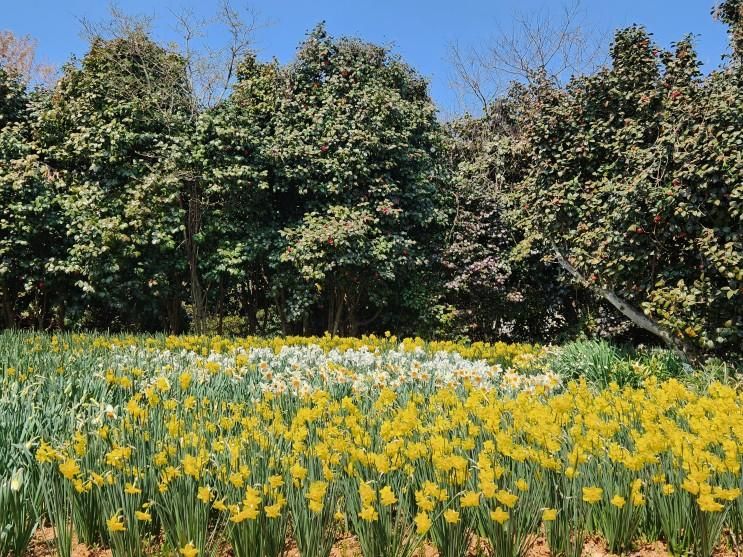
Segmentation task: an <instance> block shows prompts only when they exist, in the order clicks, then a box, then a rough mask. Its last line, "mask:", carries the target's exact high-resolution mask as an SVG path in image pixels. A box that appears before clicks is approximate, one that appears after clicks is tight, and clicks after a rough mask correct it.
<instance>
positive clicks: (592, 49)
mask: <svg viewBox="0 0 743 557" xmlns="http://www.w3.org/2000/svg"><path fill="white" fill-rule="evenodd" d="M605 45H606V33H603V32H599V31H597V30H595V29H593V28H591V27H589V26H588V25H587V24H586V21H585V12H584V11H583V10H582V9H581V5H580V0H575V1H574V2H573V3H572V4H570V5H565V6H563V7H562V9H561V11H560V12H559V13H557V14H555V13H553V12H551V11H549V10H542V11H540V12H533V13H528V14H527V13H516V14H514V16H513V20H512V25H511V27H510V28H505V27H503V26H501V25H497V26H496V32H495V34H494V35H493V36H492V37H491V38H490V39H489V41H488V42H487V43H486V44H483V45H477V46H474V47H469V48H465V47H463V46H462V45H460V44H458V43H455V44H453V45H451V47H450V61H451V65H452V67H453V73H454V78H453V80H452V85H453V86H454V87H455V88H456V89H457V90H458V92H459V95H460V100H461V102H462V104H463V106H464V108H465V109H471V108H473V105H474V108H475V109H476V110H478V111H482V112H483V113H484V114H488V111H489V107H490V105H491V104H492V102H493V101H494V100H495V99H496V98H497V97H498V96H501V95H503V94H504V93H505V92H506V90H507V88H508V87H509V85H510V84H511V83H513V82H514V81H516V82H521V83H527V84H533V83H534V82H535V80H537V79H543V78H547V79H550V80H554V81H557V82H563V83H564V82H565V81H567V79H569V78H570V77H571V76H572V75H577V74H582V73H585V72H588V71H591V70H594V69H595V68H596V67H598V66H600V65H601V64H603V63H604V62H605V60H606V57H605V56H606V55H605V54H604V55H603V56H602V52H605V50H606V49H605V48H604V47H605Z"/></svg>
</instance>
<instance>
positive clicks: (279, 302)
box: [274, 292, 289, 336]
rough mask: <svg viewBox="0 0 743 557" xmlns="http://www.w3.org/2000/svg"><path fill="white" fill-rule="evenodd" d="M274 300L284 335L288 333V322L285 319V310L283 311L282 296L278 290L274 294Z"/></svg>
mask: <svg viewBox="0 0 743 557" xmlns="http://www.w3.org/2000/svg"><path fill="white" fill-rule="evenodd" d="M274 301H275V302H276V311H278V312H279V319H280V320H281V332H282V334H283V335H284V336H287V335H288V334H289V322H288V321H287V319H286V312H285V311H284V297H283V295H281V294H280V293H279V292H277V293H275V294H274Z"/></svg>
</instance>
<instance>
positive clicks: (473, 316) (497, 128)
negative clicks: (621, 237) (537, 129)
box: [443, 85, 580, 342]
mask: <svg viewBox="0 0 743 557" xmlns="http://www.w3.org/2000/svg"><path fill="white" fill-rule="evenodd" d="M528 93H529V91H528V88H526V87H523V86H520V85H514V86H513V87H512V89H511V92H510V93H509V95H507V96H506V97H505V98H503V99H500V100H498V101H496V102H494V103H493V104H492V106H490V107H489V109H488V110H487V112H486V114H484V115H483V116H481V117H479V118H474V117H472V116H465V117H463V118H460V119H458V120H456V121H454V122H452V123H451V125H450V137H451V141H450V147H449V152H450V154H451V155H450V156H451V157H452V162H451V164H452V166H453V167H454V169H455V170H454V175H453V179H452V191H453V194H454V209H453V210H452V221H451V226H450V229H449V234H448V235H447V242H446V250H445V252H444V260H443V261H444V265H445V268H446V271H447V275H446V276H447V282H446V285H445V286H446V289H447V290H446V297H447V299H448V300H449V301H450V302H451V303H452V304H453V305H454V307H456V309H457V312H456V315H457V319H456V323H457V324H458V325H459V327H460V328H461V331H460V333H461V334H464V335H466V336H467V337H469V338H472V339H479V340H487V339H492V338H503V339H511V340H518V341H521V340H532V341H533V340H537V339H538V340H540V341H542V342H545V341H552V340H555V339H557V338H559V337H560V336H561V335H566V334H569V333H570V332H575V331H574V329H575V328H577V327H578V324H579V317H578V310H579V308H578V306H577V302H578V300H579V298H580V296H579V294H578V293H577V292H575V289H574V288H573V287H571V285H570V284H566V283H565V281H562V280H560V274H561V273H560V269H559V266H558V265H557V264H555V263H554V262H549V261H544V257H543V255H542V254H541V253H540V252H539V250H537V249H535V247H531V246H527V245H526V244H524V243H523V242H522V239H523V235H522V234H521V232H520V231H519V230H518V229H517V228H515V227H514V226H513V225H512V224H511V223H510V222H509V219H508V216H509V215H508V213H509V210H508V209H509V205H508V194H509V192H510V190H511V188H512V187H513V185H514V184H515V183H518V182H519V181H520V180H521V179H522V178H523V175H524V173H525V172H526V170H527V168H528V161H527V160H526V159H525V158H524V157H522V156H521V155H522V153H521V151H523V147H522V141H521V138H520V132H519V128H518V126H517V116H518V114H519V113H520V112H521V109H522V106H524V105H528V104H529V103H530V102H531V98H530V97H529V96H528Z"/></svg>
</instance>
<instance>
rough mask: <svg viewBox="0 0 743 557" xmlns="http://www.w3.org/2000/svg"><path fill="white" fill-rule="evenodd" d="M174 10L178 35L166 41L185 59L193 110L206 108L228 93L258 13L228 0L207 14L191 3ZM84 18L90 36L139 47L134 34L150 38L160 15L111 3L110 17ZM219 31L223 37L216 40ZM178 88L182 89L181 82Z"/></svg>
mask: <svg viewBox="0 0 743 557" xmlns="http://www.w3.org/2000/svg"><path fill="white" fill-rule="evenodd" d="M170 15H171V16H172V20H171V21H170V22H169V25H170V27H171V28H172V29H171V30H172V31H174V32H175V35H176V39H175V41H173V42H171V43H170V44H168V45H167V47H168V49H169V50H171V51H172V52H174V53H176V54H178V55H179V56H180V57H181V59H182V60H183V61H184V64H185V68H184V70H185V73H186V80H185V83H186V84H187V86H188V88H189V90H188V95H189V96H190V97H191V98H192V100H193V105H194V106H193V113H194V114H197V113H198V112H199V111H200V110H201V109H203V108H208V107H211V106H214V105H216V104H218V103H219V102H220V101H221V100H223V99H224V98H225V97H226V96H227V95H228V94H229V91H230V88H231V86H232V84H233V83H234V81H235V79H236V77H237V71H236V70H237V66H238V65H239V63H240V60H242V59H243V58H244V57H245V56H246V55H247V54H248V53H249V52H250V51H251V49H252V48H253V44H254V35H255V31H256V29H257V28H258V16H257V14H256V12H255V10H253V9H252V8H251V7H250V6H248V5H245V6H244V7H243V8H240V9H238V8H236V7H235V6H234V5H233V4H232V3H231V2H230V0H222V2H221V3H220V4H219V8H218V9H217V11H216V12H215V13H214V14H212V15H210V16H207V17H203V16H199V15H197V14H196V13H195V12H194V11H193V10H191V9H184V10H180V11H171V12H170ZM80 22H81V24H82V27H83V34H84V36H85V37H86V39H87V40H88V41H90V42H93V41H94V40H96V39H97V38H102V39H106V40H113V39H117V38H126V39H127V40H128V41H130V42H132V44H133V46H134V47H135V48H136V40H134V41H132V38H134V37H136V36H137V35H139V36H141V37H142V38H146V37H148V36H150V35H151V34H153V30H154V29H155V27H156V23H158V20H156V19H155V17H153V16H144V15H130V14H127V13H126V12H124V11H123V10H121V9H120V8H119V7H117V6H116V5H115V4H112V5H111V6H110V17H109V18H108V19H107V20H106V21H104V22H94V21H91V20H89V19H86V18H82V19H81V20H80ZM215 37H225V38H224V40H222V41H221V42H215V41H214V38H215ZM162 85H163V84H162V83H157V84H154V83H153V84H152V86H153V87H157V89H162ZM173 85H174V86H176V84H173ZM181 88H182V86H181ZM176 93H178V94H180V92H178V91H177V87H176Z"/></svg>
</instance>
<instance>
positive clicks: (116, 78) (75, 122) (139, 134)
mask: <svg viewBox="0 0 743 557" xmlns="http://www.w3.org/2000/svg"><path fill="white" fill-rule="evenodd" d="M190 102H191V101H190V95H189V90H188V87H187V86H186V80H185V70H184V66H183V62H182V60H181V59H180V58H179V57H178V55H176V54H174V53H172V52H169V51H167V50H165V49H164V48H162V47H160V46H159V45H157V44H156V43H154V42H153V41H152V40H151V39H150V38H149V36H148V35H147V34H146V33H145V32H144V31H143V30H141V29H133V30H132V31H131V32H130V33H129V34H127V35H125V36H122V37H117V38H114V39H110V40H105V39H102V38H100V37H98V38H95V39H94V40H93V42H92V45H91V48H90V51H89V52H88V54H87V55H86V56H85V57H84V58H83V60H82V62H81V64H80V65H79V66H78V65H76V64H74V63H71V64H68V65H67V66H66V67H65V69H64V73H63V76H62V78H61V79H60V81H59V82H58V84H57V85H56V87H55V89H54V90H53V91H52V93H51V97H50V99H49V101H48V102H47V103H46V105H45V106H44V107H43V108H42V109H41V111H40V115H39V120H38V124H37V125H36V132H35V136H36V138H37V141H38V144H39V148H40V155H41V157H42V160H43V162H44V164H45V165H47V167H48V168H49V169H50V172H52V173H53V174H54V175H55V176H56V177H57V183H58V197H59V200H60V204H61V206H62V208H63V210H64V213H65V216H66V221H67V235H68V236H69V238H70V240H71V242H70V247H69V252H68V256H67V258H66V259H65V261H64V262H63V269H64V271H65V272H66V273H67V274H68V275H69V276H71V277H74V279H75V281H76V284H77V285H78V287H79V288H80V290H81V291H82V292H83V293H84V294H85V299H86V305H87V306H88V308H91V309H92V315H91V320H92V322H91V323H89V325H103V324H105V325H107V326H116V325H117V324H118V326H121V327H138V328H145V329H149V328H161V327H162V326H163V325H166V326H168V325H169V328H170V329H171V330H177V329H178V328H179V326H178V318H177V314H178V312H179V311H180V303H181V300H182V297H183V296H182V290H183V289H182V283H183V281H184V268H185V264H184V263H185V262H184V259H183V257H182V256H181V255H180V251H179V245H180V240H181V236H182V234H181V231H182V227H183V211H182V209H181V207H180V206H179V198H178V193H179V192H178V190H177V189H174V188H171V187H169V186H170V184H169V183H168V182H167V181H166V180H162V179H160V175H159V166H160V162H161V160H162V159H163V158H164V157H165V156H166V154H167V153H168V149H169V146H170V145H171V143H172V141H173V138H174V137H178V135H179V134H180V133H182V129H181V127H180V126H179V123H180V122H182V121H183V120H185V117H186V115H188V113H189V112H188V111H189V107H190V106H191V105H190ZM161 316H167V320H166V321H165V323H163V322H161V321H160V318H161ZM114 318H115V319H114Z"/></svg>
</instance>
